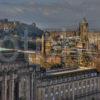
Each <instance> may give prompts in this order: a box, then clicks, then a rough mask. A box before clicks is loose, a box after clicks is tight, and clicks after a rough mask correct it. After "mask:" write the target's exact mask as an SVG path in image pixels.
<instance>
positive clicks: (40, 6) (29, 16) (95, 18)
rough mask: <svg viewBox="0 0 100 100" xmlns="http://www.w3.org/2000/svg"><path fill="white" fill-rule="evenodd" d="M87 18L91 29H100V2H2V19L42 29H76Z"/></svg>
mask: <svg viewBox="0 0 100 100" xmlns="http://www.w3.org/2000/svg"><path fill="white" fill-rule="evenodd" d="M83 17H86V18H87V20H88V22H89V24H90V27H91V28H93V27H94V28H100V0H0V19H2V18H9V19H10V20H19V21H22V22H26V23H32V22H36V23H37V25H38V26H39V27H41V28H46V27H49V28H53V27H58V28H59V27H61V28H63V27H76V26H77V25H78V23H79V22H80V21H81V20H82V18H83Z"/></svg>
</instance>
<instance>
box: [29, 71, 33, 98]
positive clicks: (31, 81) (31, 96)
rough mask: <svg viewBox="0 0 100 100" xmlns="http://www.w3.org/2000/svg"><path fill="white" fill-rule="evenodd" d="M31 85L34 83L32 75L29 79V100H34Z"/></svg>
mask: <svg viewBox="0 0 100 100" xmlns="http://www.w3.org/2000/svg"><path fill="white" fill-rule="evenodd" d="M33 83H34V77H33V73H32V74H31V78H30V91H31V93H30V100H34V92H33V91H34V88H33Z"/></svg>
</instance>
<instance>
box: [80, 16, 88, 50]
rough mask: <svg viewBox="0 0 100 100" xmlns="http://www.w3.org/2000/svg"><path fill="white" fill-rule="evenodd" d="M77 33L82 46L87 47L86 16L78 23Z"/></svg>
mask: <svg viewBox="0 0 100 100" xmlns="http://www.w3.org/2000/svg"><path fill="white" fill-rule="evenodd" d="M79 33H80V37H81V41H82V44H83V48H88V22H87V20H86V18H83V20H82V22H81V23H80V25H79Z"/></svg>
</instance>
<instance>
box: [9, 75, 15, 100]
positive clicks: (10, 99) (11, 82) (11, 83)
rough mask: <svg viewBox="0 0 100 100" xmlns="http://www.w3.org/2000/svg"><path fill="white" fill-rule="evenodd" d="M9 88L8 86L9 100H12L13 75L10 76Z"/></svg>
mask: <svg viewBox="0 0 100 100" xmlns="http://www.w3.org/2000/svg"><path fill="white" fill-rule="evenodd" d="M9 85H10V88H9V92H10V93H9V100H14V75H12V76H11V80H10V84H9Z"/></svg>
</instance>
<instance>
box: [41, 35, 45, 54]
mask: <svg viewBox="0 0 100 100" xmlns="http://www.w3.org/2000/svg"><path fill="white" fill-rule="evenodd" d="M41 52H42V55H43V56H45V35H44V34H43V35H42V51H41Z"/></svg>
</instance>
